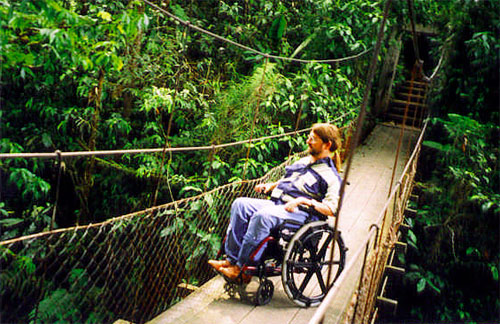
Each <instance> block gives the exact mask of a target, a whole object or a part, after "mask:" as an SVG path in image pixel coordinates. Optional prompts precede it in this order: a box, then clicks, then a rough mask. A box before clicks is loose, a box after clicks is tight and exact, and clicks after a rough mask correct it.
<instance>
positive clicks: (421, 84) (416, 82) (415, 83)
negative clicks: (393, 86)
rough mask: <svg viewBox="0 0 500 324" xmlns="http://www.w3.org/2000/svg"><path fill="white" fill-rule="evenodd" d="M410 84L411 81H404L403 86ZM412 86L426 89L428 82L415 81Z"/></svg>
mask: <svg viewBox="0 0 500 324" xmlns="http://www.w3.org/2000/svg"><path fill="white" fill-rule="evenodd" d="M411 83H412V81H411V80H406V81H405V84H411ZM413 84H414V85H419V86H425V87H426V86H427V85H429V82H425V81H416V80H414V81H413Z"/></svg>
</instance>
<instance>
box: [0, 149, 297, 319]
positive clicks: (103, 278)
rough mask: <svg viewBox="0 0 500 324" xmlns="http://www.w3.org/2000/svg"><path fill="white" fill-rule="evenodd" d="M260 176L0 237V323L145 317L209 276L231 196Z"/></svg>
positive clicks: (246, 190) (270, 176)
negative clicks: (82, 222)
mask: <svg viewBox="0 0 500 324" xmlns="http://www.w3.org/2000/svg"><path fill="white" fill-rule="evenodd" d="M300 155H301V154H297V155H295V156H292V157H291V158H290V159H288V161H287V162H284V163H283V164H282V165H280V166H278V167H275V168H274V169H272V170H271V171H270V172H268V173H267V174H266V175H265V176H264V177H262V178H260V179H256V180H252V181H242V182H237V183H231V184H227V185H225V186H222V187H219V188H217V189H214V190H212V191H208V192H206V193H203V194H201V195H199V196H196V197H191V198H186V199H182V200H179V201H175V202H172V203H169V204H166V205H161V206H157V207H154V208H150V209H147V210H144V211H141V212H137V213H133V214H128V215H124V216H121V217H117V218H114V219H110V220H108V221H105V222H103V223H99V224H90V225H87V226H78V227H73V228H67V229H59V230H54V231H51V232H45V233H39V234H34V235H30V236H26V237H21V238H17V239H12V240H9V241H4V242H0V255H1V257H0V269H1V272H0V282H1V285H2V291H3V292H4V294H3V300H2V310H1V314H2V318H1V321H2V322H8V323H11V322H12V323H15V322H19V323H26V322H99V323H104V322H112V321H114V320H116V319H118V318H121V319H126V320H129V321H132V322H134V323H142V322H145V321H147V320H149V319H151V318H152V317H154V316H155V315H158V314H159V313H160V312H162V311H164V310H166V309H167V308H168V307H169V306H170V305H172V304H174V303H176V302H177V301H179V300H180V299H181V298H182V297H184V296H186V295H187V294H188V293H189V291H188V290H187V288H186V287H195V286H199V285H201V284H203V283H204V282H206V281H207V280H209V279H210V278H211V277H212V276H213V274H212V272H211V271H210V269H209V268H208V266H207V262H206V261H207V259H208V258H210V257H214V255H215V254H216V252H217V250H218V248H219V246H220V242H221V238H222V237H223V236H224V231H225V229H226V227H227V225H228V220H229V210H230V206H231V203H232V201H233V200H234V199H235V198H236V197H238V196H247V197H255V196H256V195H257V193H256V192H255V191H254V190H253V188H254V186H255V184H256V183H258V182H266V181H275V180H277V179H279V178H280V177H281V176H282V175H283V173H284V167H285V166H286V165H288V164H290V163H291V162H292V161H293V160H294V159H295V158H296V157H298V156H300Z"/></svg>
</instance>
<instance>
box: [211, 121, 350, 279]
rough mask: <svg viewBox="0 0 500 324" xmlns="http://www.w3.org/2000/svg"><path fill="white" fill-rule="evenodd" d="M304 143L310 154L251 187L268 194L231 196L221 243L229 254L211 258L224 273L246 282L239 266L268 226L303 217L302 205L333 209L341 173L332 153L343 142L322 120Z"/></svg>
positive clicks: (266, 233)
mask: <svg viewBox="0 0 500 324" xmlns="http://www.w3.org/2000/svg"><path fill="white" fill-rule="evenodd" d="M307 145H308V153H309V154H308V156H306V157H304V158H302V159H300V160H299V161H297V162H295V163H294V164H292V165H291V166H288V167H286V172H285V176H284V177H283V178H282V179H280V180H279V181H277V182H275V183H264V184H259V185H257V186H256V187H255V190H256V191H257V192H259V193H266V194H268V193H271V199H257V198H245V197H241V198H237V199H236V200H235V201H234V202H233V204H232V207H231V219H230V223H229V226H228V230H227V237H226V241H225V245H224V248H225V253H226V255H227V259H226V260H210V261H209V264H210V265H211V266H212V267H213V268H214V269H215V270H216V271H218V272H219V273H221V274H223V275H224V276H225V277H226V278H229V279H230V280H235V279H237V278H241V279H242V281H243V282H244V283H248V282H249V281H250V279H251V277H250V276H249V275H247V274H245V273H240V272H241V271H242V267H244V266H246V265H248V263H249V261H250V256H251V255H252V253H253V251H254V250H255V249H256V248H257V247H258V246H259V244H260V243H261V242H262V241H263V240H264V239H265V238H266V237H268V236H269V234H270V233H271V230H273V229H275V228H277V227H278V226H280V225H281V224H283V223H284V222H285V221H290V220H291V221H295V222H299V223H301V224H303V223H304V222H305V221H306V219H307V218H308V217H309V213H308V212H307V211H305V210H304V209H303V208H300V207H308V208H310V209H313V210H314V211H315V212H317V213H319V214H320V215H322V216H324V218H326V217H328V216H333V215H334V212H335V211H336V208H337V203H338V198H339V189H340V184H341V178H340V176H339V174H338V170H339V167H340V166H339V165H336V163H335V162H334V160H333V159H332V158H331V155H332V152H334V151H336V150H338V149H340V148H341V139H340V133H339V130H338V128H337V127H336V126H334V125H330V124H326V123H321V124H314V125H313V127H312V130H311V132H310V134H309V137H308V138H307ZM313 217H318V216H313ZM317 219H318V218H316V220H317ZM313 220H314V219H313ZM253 261H254V262H255V261H258V260H255V259H254V260H253Z"/></svg>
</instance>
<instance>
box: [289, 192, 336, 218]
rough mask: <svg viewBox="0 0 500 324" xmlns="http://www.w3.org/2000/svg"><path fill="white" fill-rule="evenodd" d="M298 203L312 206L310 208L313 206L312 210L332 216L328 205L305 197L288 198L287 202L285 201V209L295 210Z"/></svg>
mask: <svg viewBox="0 0 500 324" xmlns="http://www.w3.org/2000/svg"><path fill="white" fill-rule="evenodd" d="M300 205H302V206H307V207H312V208H314V210H316V211H317V212H319V213H321V214H323V215H325V216H333V211H332V210H331V209H330V207H328V205H326V204H324V203H322V202H319V201H317V200H314V199H308V198H305V197H298V198H295V199H292V200H290V201H289V202H287V203H286V205H285V210H286V211H287V212H290V213H292V212H294V211H295V208H297V207H298V206H300Z"/></svg>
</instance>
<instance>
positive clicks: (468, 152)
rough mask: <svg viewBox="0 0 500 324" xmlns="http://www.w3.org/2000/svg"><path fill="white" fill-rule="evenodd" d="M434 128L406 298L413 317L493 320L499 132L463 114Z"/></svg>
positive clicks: (411, 238) (498, 254)
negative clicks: (427, 177)
mask: <svg viewBox="0 0 500 324" xmlns="http://www.w3.org/2000/svg"><path fill="white" fill-rule="evenodd" d="M433 124H434V126H433V128H432V131H431V138H432V139H433V140H427V141H426V142H424V145H425V146H426V147H427V149H425V150H424V151H423V156H422V160H421V161H420V165H421V166H420V169H421V170H420V173H423V175H425V169H426V168H428V167H429V165H428V162H430V161H434V162H433V165H432V170H433V171H432V173H431V176H430V178H429V179H427V180H426V181H423V182H420V183H418V188H419V190H420V192H421V193H420V195H421V196H420V199H419V204H418V206H416V208H417V209H418V217H417V218H416V219H415V221H413V220H410V222H409V224H410V225H411V226H412V229H411V230H409V231H408V233H407V236H406V242H407V243H408V245H409V246H410V247H411V249H410V250H409V253H408V255H407V258H405V260H402V261H403V262H406V263H407V265H408V266H409V271H408V272H407V274H406V275H405V277H404V281H403V284H404V287H405V289H406V290H407V292H408V291H410V292H411V293H410V295H409V296H410V297H408V295H407V296H406V297H404V299H408V300H407V301H406V302H408V303H411V310H409V314H410V318H412V319H413V320H418V321H480V322H481V321H492V320H495V319H497V316H498V310H499V305H498V303H497V300H498V289H497V288H496V287H498V284H499V282H498V264H499V261H500V251H499V249H498V246H499V245H498V244H499V240H498V235H496V234H497V233H496V232H495V231H494V229H495V228H498V225H499V223H498V220H499V215H500V194H499V193H498V186H499V182H498V181H499V179H500V173H499V172H500V171H499V170H498V156H499V153H500V152H499V147H498V145H497V143H498V134H499V132H500V127H499V126H498V125H495V124H481V123H479V122H478V121H476V120H474V119H471V118H469V117H465V116H461V115H457V114H449V115H448V118H447V119H440V118H435V119H433ZM422 165H423V166H422ZM409 298H412V299H411V301H410V299H409ZM406 316H408V315H406Z"/></svg>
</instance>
